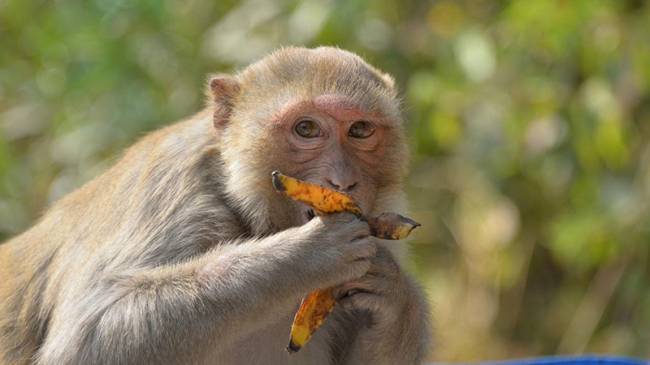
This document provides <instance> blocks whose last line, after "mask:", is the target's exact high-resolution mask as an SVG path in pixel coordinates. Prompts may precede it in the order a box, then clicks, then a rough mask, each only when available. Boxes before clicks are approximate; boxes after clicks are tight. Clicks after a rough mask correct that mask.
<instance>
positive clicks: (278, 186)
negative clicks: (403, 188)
mask: <svg viewBox="0 0 650 365" xmlns="http://www.w3.org/2000/svg"><path fill="white" fill-rule="evenodd" d="M271 175H272V182H273V187H274V188H275V190H277V191H279V192H281V193H283V194H285V195H286V196H288V197H289V198H291V199H293V200H296V201H299V202H302V203H305V204H307V205H309V206H310V207H312V208H313V209H314V211H315V212H316V214H317V215H325V214H333V213H342V212H348V213H352V214H354V215H356V216H357V217H359V219H362V220H365V221H366V222H368V225H369V226H370V234H371V235H372V236H375V237H378V238H382V239H387V240H399V239H403V238H406V237H407V236H408V235H409V234H410V233H411V231H412V230H413V229H415V228H416V227H418V226H420V224H419V223H417V222H415V221H414V220H412V219H410V218H407V217H404V216H402V215H399V214H397V213H382V214H380V215H378V216H376V217H370V218H367V217H365V216H364V215H363V214H362V212H361V208H360V207H359V205H358V204H357V203H356V202H355V201H354V199H352V197H351V196H349V195H347V194H345V193H341V192H339V191H336V190H332V189H329V188H326V187H323V186H320V185H316V184H312V183H308V182H306V181H302V180H300V179H296V178H293V177H290V176H287V175H283V174H281V173H280V172H279V171H273V173H272V174H271ZM334 305H336V298H335V297H334V290H333V288H327V289H319V290H316V291H314V292H312V293H310V294H308V295H307V296H306V297H305V298H303V300H302V303H300V308H299V309H298V312H296V316H295V317H294V319H293V324H292V325H291V335H290V338H289V346H287V351H289V352H297V351H299V350H300V349H301V348H302V346H304V345H305V344H306V343H307V341H309V339H310V338H311V336H312V334H313V333H314V332H316V330H317V329H318V328H319V327H320V326H321V325H322V324H323V321H324V320H325V318H326V317H327V316H328V315H329V314H330V313H331V312H332V310H333V309H334Z"/></svg>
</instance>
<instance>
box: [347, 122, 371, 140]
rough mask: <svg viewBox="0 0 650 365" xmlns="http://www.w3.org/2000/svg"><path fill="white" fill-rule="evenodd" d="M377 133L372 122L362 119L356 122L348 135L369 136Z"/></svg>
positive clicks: (353, 136)
mask: <svg viewBox="0 0 650 365" xmlns="http://www.w3.org/2000/svg"><path fill="white" fill-rule="evenodd" d="M373 133H375V127H374V126H373V125H372V123H370V122H366V121H365V120H360V121H358V122H354V123H353V124H352V126H351V127H350V130H349V131H348V136H350V137H352V138H361V139H362V138H368V137H370V136H372V135H373Z"/></svg>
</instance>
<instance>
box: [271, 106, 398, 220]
mask: <svg viewBox="0 0 650 365" xmlns="http://www.w3.org/2000/svg"><path fill="white" fill-rule="evenodd" d="M364 109H365V108H363V107H362V106H360V105H357V104H355V103H353V102H352V101H351V100H350V98H349V97H346V96H342V95H321V96H318V97H316V98H314V99H312V100H301V101H297V102H293V103H289V104H288V105H287V106H285V107H284V108H282V110H281V111H280V112H279V113H278V114H277V115H276V118H275V120H274V129H275V131H276V132H277V133H279V134H282V135H283V136H284V137H283V138H282V137H280V136H278V137H279V138H278V141H283V140H284V141H285V143H284V148H283V150H284V152H283V154H284V155H285V156H286V158H287V162H289V164H288V166H291V167H287V168H291V169H292V170H293V171H287V173H291V174H292V175H293V176H295V177H298V178H302V179H305V180H307V181H311V182H314V183H317V184H321V185H323V186H328V187H330V188H335V189H337V190H341V191H344V192H347V193H349V194H351V195H352V196H353V197H354V198H355V200H357V202H358V203H359V204H360V205H361V207H362V209H364V210H365V209H369V208H371V207H370V205H371V204H372V203H371V202H372V201H374V197H375V193H376V190H375V189H376V186H377V184H376V178H377V176H375V175H376V174H377V171H379V170H381V169H379V168H378V167H380V164H381V161H382V160H383V157H384V152H385V140H384V138H390V132H391V130H392V129H393V127H394V126H395V124H396V122H395V121H392V120H390V119H387V118H385V117H384V116H382V115H379V114H377V113H370V112H367V111H366V110H364ZM304 119H309V120H312V121H314V122H316V123H317V124H318V127H319V129H320V134H319V135H318V136H317V137H311V138H306V137H303V136H300V135H299V134H298V133H297V132H296V131H295V126H296V124H297V123H299V122H300V121H301V120H304ZM359 121H365V122H369V123H371V125H372V127H373V128H374V132H373V133H372V135H370V136H368V137H367V138H355V137H353V136H350V135H349V131H350V127H351V126H352V125H353V124H354V123H355V122H359Z"/></svg>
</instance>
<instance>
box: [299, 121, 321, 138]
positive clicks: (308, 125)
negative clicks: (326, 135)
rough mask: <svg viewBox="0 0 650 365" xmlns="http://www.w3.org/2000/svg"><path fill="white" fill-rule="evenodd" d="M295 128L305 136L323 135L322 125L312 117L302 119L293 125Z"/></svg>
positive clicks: (300, 134)
mask: <svg viewBox="0 0 650 365" xmlns="http://www.w3.org/2000/svg"><path fill="white" fill-rule="evenodd" d="M293 130H294V131H296V133H297V134H298V135H299V136H300V137H304V138H316V137H320V135H321V130H320V127H319V126H318V123H316V122H315V121H313V120H311V119H302V120H300V121H299V122H298V123H296V125H295V126H294V127H293Z"/></svg>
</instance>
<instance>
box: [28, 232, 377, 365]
mask: <svg viewBox="0 0 650 365" xmlns="http://www.w3.org/2000/svg"><path fill="white" fill-rule="evenodd" d="M350 224H352V223H350ZM346 227H347V228H345V229H341V227H333V228H334V229H333V231H332V227H327V228H326V227H323V226H322V224H321V225H320V226H317V225H316V224H313V223H312V224H310V225H305V226H302V227H298V228H292V229H289V230H286V231H283V232H280V233H278V234H275V235H272V236H269V237H267V238H264V239H259V240H251V241H244V242H239V243H238V244H232V245H224V246H221V247H220V248H218V249H216V250H213V251H210V252H208V253H207V254H205V255H203V256H201V257H199V258H197V259H192V260H188V261H186V262H184V263H181V264H175V265H164V266H161V267H158V268H153V269H148V270H138V269H131V270H130V271H120V274H119V276H112V277H111V278H105V279H102V280H96V281H94V282H95V284H94V285H91V286H86V287H84V288H82V289H79V290H77V289H74V287H75V286H76V285H78V283H75V282H71V283H69V284H68V285H69V286H70V288H71V289H69V290H70V291H73V292H66V293H64V295H63V296H62V300H63V302H62V303H61V305H59V306H58V308H56V309H55V311H54V313H53V315H52V320H51V323H50V327H49V329H48V335H47V338H46V340H45V343H44V344H43V347H42V348H41V351H40V353H39V361H38V363H39V364H149V363H157V364H162V363H165V364H175V363H197V362H200V359H202V358H204V357H205V356H206V352H207V351H210V352H211V353H214V352H217V353H218V352H219V351H220V349H226V348H228V347H230V346H231V345H232V344H233V342H235V341H237V340H238V339H241V338H242V337H244V336H246V335H247V334H249V333H251V332H253V331H255V330H256V329H259V328H260V327H262V326H264V325H265V324H268V323H269V322H271V321H272V320H273V319H277V313H283V312H287V313H288V312H289V311H290V310H291V308H292V307H293V306H294V305H295V304H296V303H297V302H298V300H299V298H300V297H301V296H302V295H304V294H305V293H306V292H308V291H310V290H313V289H315V288H316V287H317V285H319V280H322V279H323V278H325V280H326V281H330V284H333V283H334V282H339V283H340V282H342V281H343V280H350V279H351V278H353V277H357V278H358V277H360V276H361V275H362V274H363V273H364V272H365V270H367V268H368V266H369V263H368V262H366V264H365V267H364V265H363V264H360V265H357V264H354V267H351V266H350V264H347V263H346V264H345V265H344V267H342V266H341V265H338V269H336V268H334V270H339V271H340V272H338V273H336V272H334V271H333V272H331V273H324V272H323V267H324V266H325V265H332V264H334V266H335V267H336V266H337V265H336V264H335V263H334V262H330V263H327V262H324V261H322V260H326V258H323V256H322V255H321V254H320V253H319V252H318V250H325V251H327V250H328V247H325V245H320V242H330V241H331V240H335V239H336V240H342V239H343V237H342V233H340V232H342V231H345V232H344V233H345V235H346V236H351V237H355V236H357V235H358V232H357V231H358V230H359V229H365V230H366V231H367V227H366V228H363V226H362V225H360V224H357V223H354V224H353V226H352V227H351V228H350V227H348V226H346ZM337 228H338V229H337ZM314 230H318V231H319V232H321V233H323V232H326V234H328V235H333V236H323V235H322V234H320V235H319V234H313V231H314ZM332 232H339V233H332ZM346 243H347V245H340V246H339V249H341V248H346V249H347V247H353V246H355V244H350V243H349V242H347V241H346ZM330 246H331V245H330ZM369 247H370V246H369V245H367V244H366V245H363V244H361V245H359V246H357V247H356V248H357V249H360V250H366V251H368V249H369ZM314 248H315V249H316V250H314ZM349 253H350V254H351V255H359V256H363V255H366V254H365V253H363V252H361V251H358V252H352V251H350V252H349ZM373 253H374V251H369V252H368V253H367V255H371V254H373ZM342 256H343V255H342V254H339V255H338V257H337V254H335V252H334V251H331V252H330V253H329V257H330V258H336V259H337V260H338V259H341V257H342ZM314 260H321V262H315V261H314ZM88 266H90V267H93V265H92V264H91V265H88ZM201 351H204V352H203V353H202V352H201Z"/></svg>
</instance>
